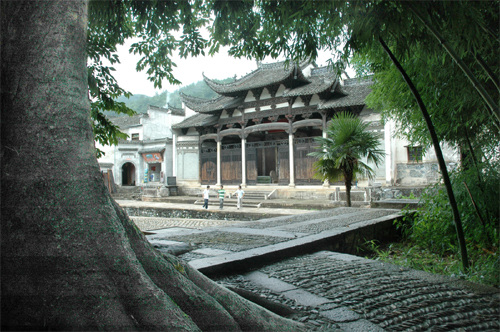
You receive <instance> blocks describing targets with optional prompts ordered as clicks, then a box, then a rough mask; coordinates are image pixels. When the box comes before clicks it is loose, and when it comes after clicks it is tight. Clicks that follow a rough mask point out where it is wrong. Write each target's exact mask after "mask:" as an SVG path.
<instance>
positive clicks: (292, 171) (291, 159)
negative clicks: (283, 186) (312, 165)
mask: <svg viewBox="0 0 500 332" xmlns="http://www.w3.org/2000/svg"><path fill="white" fill-rule="evenodd" d="M289 105H290V107H291V103H289ZM285 117H286V118H287V119H288V124H289V129H288V148H289V150H288V158H289V159H288V160H289V162H290V183H289V185H288V186H289V187H292V188H295V163H294V157H293V150H294V148H293V126H292V124H293V118H294V116H293V115H291V114H288V115H285Z"/></svg>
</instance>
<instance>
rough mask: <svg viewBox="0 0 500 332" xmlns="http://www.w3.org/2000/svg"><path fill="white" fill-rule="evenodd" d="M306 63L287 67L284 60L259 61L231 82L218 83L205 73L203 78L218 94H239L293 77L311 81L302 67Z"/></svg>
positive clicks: (305, 81) (304, 81)
mask: <svg viewBox="0 0 500 332" xmlns="http://www.w3.org/2000/svg"><path fill="white" fill-rule="evenodd" d="M305 65H307V63H306V62H303V63H300V65H296V64H295V63H291V64H289V65H288V66H287V67H286V66H285V62H284V61H283V62H276V63H271V64H262V63H259V66H258V68H257V69H256V70H254V71H252V72H251V73H250V74H247V75H245V76H243V77H242V78H240V79H238V80H235V81H234V82H231V83H217V82H215V81H213V80H211V79H209V78H207V77H206V76H205V75H203V78H204V79H205V82H206V83H207V85H208V86H209V87H210V88H211V89H212V90H214V91H215V92H217V93H218V94H221V95H226V96H239V95H241V94H242V93H245V92H246V91H248V90H251V89H257V88H263V87H265V86H268V85H273V84H278V83H282V82H284V81H287V80H289V79H292V78H293V79H296V80H297V81H298V82H301V83H302V84H304V83H308V82H309V81H308V80H307V79H306V78H305V77H304V75H303V73H302V69H303V68H304V67H305ZM295 77H296V78H295Z"/></svg>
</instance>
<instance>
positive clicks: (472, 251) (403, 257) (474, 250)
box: [360, 240, 500, 287]
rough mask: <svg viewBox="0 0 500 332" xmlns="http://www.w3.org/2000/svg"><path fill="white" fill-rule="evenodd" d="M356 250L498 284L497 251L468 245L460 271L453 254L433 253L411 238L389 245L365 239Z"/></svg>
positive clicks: (447, 273)
mask: <svg viewBox="0 0 500 332" xmlns="http://www.w3.org/2000/svg"><path fill="white" fill-rule="evenodd" d="M360 249H362V250H363V252H364V253H365V255H366V256H368V258H371V259H375V260H379V261H382V262H387V263H391V264H395V265H399V266H404V267H407V268H411V269H417V270H422V271H425V272H429V273H434V274H442V275H449V276H452V277H459V278H461V279H465V280H468V281H471V282H475V283H480V284H484V285H488V286H494V287H499V286H500V275H499V273H498V271H499V269H500V265H499V259H498V251H496V252H492V251H489V250H487V251H485V250H482V249H481V248H478V247H474V246H472V245H470V244H469V245H468V248H467V252H468V253H469V258H470V261H471V264H470V268H469V270H468V271H467V273H466V274H464V273H463V272H462V271H461V265H460V261H459V259H457V257H456V255H455V254H454V253H444V254H442V253H436V252H433V251H431V250H429V249H428V248H427V247H421V246H419V245H418V244H416V243H414V242H412V241H407V240H406V241H402V242H394V243H390V244H380V243H378V242H377V241H366V242H365V243H364V244H362V245H361V246H360ZM367 252H368V253H367Z"/></svg>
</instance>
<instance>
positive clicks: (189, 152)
mask: <svg viewBox="0 0 500 332" xmlns="http://www.w3.org/2000/svg"><path fill="white" fill-rule="evenodd" d="M198 165H199V153H198V149H194V148H188V149H179V150H177V178H178V179H179V180H198V179H199V171H198Z"/></svg>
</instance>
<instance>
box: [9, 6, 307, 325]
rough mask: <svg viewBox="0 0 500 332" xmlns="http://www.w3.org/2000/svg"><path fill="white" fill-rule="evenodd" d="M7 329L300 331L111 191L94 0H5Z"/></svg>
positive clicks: (293, 323) (292, 323) (294, 323)
mask: <svg viewBox="0 0 500 332" xmlns="http://www.w3.org/2000/svg"><path fill="white" fill-rule="evenodd" d="M1 6H2V8H1V9H2V26H1V28H2V44H1V45H2V82H1V83H2V96H1V98H2V128H1V129H2V147H1V156H2V171H1V181H2V192H1V194H2V199H1V200H2V206H1V209H2V221H1V294H2V303H1V310H2V312H1V317H2V319H1V324H2V326H1V327H2V330H99V329H103V330H168V331H198V330H204V331H209V330H212V331H215V330H216V331H238V330H269V331H275V330H299V329H300V328H302V325H301V324H298V323H296V322H293V321H290V320H286V319H283V318H281V317H279V316H276V315H274V314H272V313H270V312H268V311H266V310H264V309H262V308H260V307H258V306H256V305H254V304H252V303H251V302H248V301H246V300H244V299H242V298H240V297H239V296H237V295H235V294H234V293H232V292H230V291H228V290H226V289H224V288H222V287H220V286H218V285H217V284H215V283H213V282H212V281H210V280H209V279H207V278H206V277H204V276H203V275H201V274H200V273H198V272H197V271H196V270H194V269H192V268H190V267H189V266H187V265H186V264H184V263H183V262H179V261H177V259H176V258H175V257H173V256H163V255H161V254H160V253H159V252H157V251H155V250H154V249H153V248H152V247H151V246H150V245H149V243H148V242H147V241H146V240H145V238H144V236H143V235H142V233H141V232H140V231H139V230H138V229H137V227H136V226H135V225H134V224H133V223H132V222H131V221H130V219H129V218H128V217H127V215H126V214H125V213H124V212H123V210H122V209H121V208H120V207H119V206H118V205H116V203H115V202H114V201H113V199H112V198H111V197H110V196H109V193H108V192H107V190H106V188H105V186H104V183H103V181H102V176H101V174H100V171H99V166H98V164H97V161H96V159H95V154H94V145H93V136H92V129H91V122H90V108H89V102H88V99H87V70H86V54H85V46H86V45H85V42H86V29H87V2H86V1H77V0H74V1H54V0H51V1H37V2H35V1H2V2H1Z"/></svg>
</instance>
